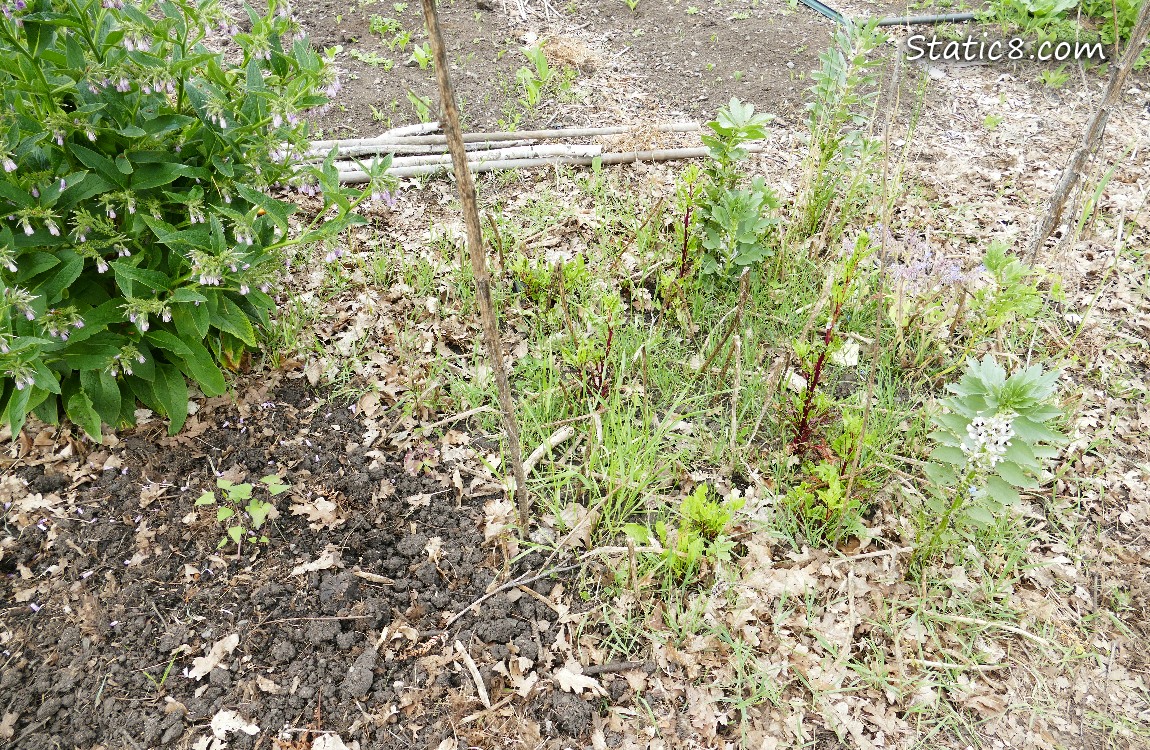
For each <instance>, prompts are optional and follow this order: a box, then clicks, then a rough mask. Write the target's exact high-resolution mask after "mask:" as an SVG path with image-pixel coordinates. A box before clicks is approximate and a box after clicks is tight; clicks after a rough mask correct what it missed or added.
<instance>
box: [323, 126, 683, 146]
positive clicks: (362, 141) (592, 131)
mask: <svg viewBox="0 0 1150 750" xmlns="http://www.w3.org/2000/svg"><path fill="white" fill-rule="evenodd" d="M698 129H699V123H697V122H672V123H661V124H659V125H652V126H649V127H647V126H643V125H612V126H609V127H603V128H557V129H553V130H512V131H496V132H491V133H464V134H463V142H464V143H482V142H484V141H520V140H529V141H540V140H549V139H562V138H592V137H596V136H601V135H623V134H625V133H634V132H637V131H642V130H654V131H655V132H658V133H693V132H695V131H696V130H698ZM394 133H395V131H388V132H387V133H385V134H383V135H381V136H378V137H376V138H345V139H343V140H333V141H315V142H313V143H312V144H311V149H309V152H311V151H322V152H324V153H326V152H328V151H331V149H332V147H333V146H334V147H336V148H339V149H343V148H362V147H365V146H387V145H389V144H395V145H403V146H430V145H439V146H442V145H445V144H446V143H447V136H446V135H443V134H435V135H420V136H408V137H401V136H396V135H394Z"/></svg>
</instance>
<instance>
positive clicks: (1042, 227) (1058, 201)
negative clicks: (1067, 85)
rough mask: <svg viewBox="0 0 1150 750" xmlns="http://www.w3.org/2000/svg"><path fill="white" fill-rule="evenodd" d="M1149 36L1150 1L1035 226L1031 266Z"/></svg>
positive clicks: (1140, 15)
mask: <svg viewBox="0 0 1150 750" xmlns="http://www.w3.org/2000/svg"><path fill="white" fill-rule="evenodd" d="M1148 33H1150V2H1145V3H1143V4H1142V10H1140V11H1139V12H1138V20H1137V21H1136V22H1135V24H1134V30H1133V31H1131V32H1130V42H1129V44H1127V45H1126V54H1125V55H1124V56H1123V57H1122V61H1121V62H1120V63H1119V64H1118V67H1117V68H1114V69H1113V70H1112V71H1111V73H1110V80H1109V81H1108V82H1107V84H1106V93H1105V94H1103V96H1102V103H1101V104H1100V105H1098V109H1096V110H1095V111H1094V114H1093V115H1092V116H1091V117H1090V121H1089V123H1088V124H1087V126H1086V132H1084V133H1083V134H1082V140H1081V141H1079V142H1078V148H1077V149H1076V150H1075V151H1074V153H1073V154H1071V156H1070V160H1069V161H1068V162H1067V163H1066V168H1065V169H1063V170H1062V178H1061V179H1060V180H1059V181H1058V185H1057V186H1056V187H1055V188H1054V194H1053V195H1051V196H1050V205H1049V207H1047V209H1046V213H1045V214H1043V216H1042V218H1041V219H1040V220H1039V221H1038V224H1037V226H1036V227H1035V230H1034V237H1032V238H1031V240H1030V262H1031V263H1033V262H1034V259H1035V257H1037V255H1038V250H1039V248H1041V247H1042V245H1043V244H1045V242H1046V238H1047V237H1049V236H1050V233H1051V232H1052V231H1054V227H1055V225H1056V224H1057V223H1058V222H1059V220H1060V219H1061V218H1062V209H1063V208H1064V207H1065V206H1066V199H1067V198H1068V197H1069V196H1070V191H1071V190H1073V189H1074V186H1075V185H1077V184H1078V181H1079V179H1080V178H1081V176H1082V168H1083V166H1084V165H1085V163H1086V158H1087V157H1088V156H1089V155H1090V153H1091V152H1092V151H1094V149H1095V148H1096V147H1097V146H1098V145H1099V144H1100V142H1101V140H1102V136H1103V133H1104V132H1105V130H1106V121H1107V120H1108V119H1109V118H1110V110H1111V108H1113V106H1114V104H1115V102H1116V101H1117V100H1118V96H1119V94H1121V93H1122V88H1123V86H1124V85H1125V83H1126V78H1127V76H1129V75H1130V71H1131V70H1133V69H1134V63H1135V62H1136V61H1137V60H1138V58H1139V56H1140V55H1141V53H1142V42H1143V41H1144V40H1145V39H1146V35H1147V34H1148Z"/></svg>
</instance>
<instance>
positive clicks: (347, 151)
mask: <svg viewBox="0 0 1150 750" xmlns="http://www.w3.org/2000/svg"><path fill="white" fill-rule="evenodd" d="M531 143H532V142H531V141H528V140H520V141H479V142H477V143H468V144H465V145H464V148H465V149H466V150H467V151H468V152H472V151H490V150H491V149H495V148H509V147H511V146H529V145H531ZM446 148H447V147H446V146H444V145H438V146H412V145H409V144H406V143H395V142H390V143H383V144H379V145H375V146H340V147H338V148H337V150H336V156H337V157H338V158H340V159H345V158H352V157H356V156H380V155H382V154H397V155H399V154H411V155H421V154H446V153H447V151H446ZM330 152H331V149H330V148H328V149H327V150H322V151H321V150H317V149H314V148H311V149H308V150H307V151H306V152H304V155H303V158H302V160H303V161H309V162H319V161H323V160H324V159H326V158H327V155H328V154H329V153H330Z"/></svg>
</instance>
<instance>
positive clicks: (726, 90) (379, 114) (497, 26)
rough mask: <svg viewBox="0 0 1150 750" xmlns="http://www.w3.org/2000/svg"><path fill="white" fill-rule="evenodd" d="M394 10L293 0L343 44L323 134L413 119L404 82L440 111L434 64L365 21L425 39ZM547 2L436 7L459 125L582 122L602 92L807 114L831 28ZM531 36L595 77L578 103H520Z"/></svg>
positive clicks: (777, 18) (678, 7)
mask: <svg viewBox="0 0 1150 750" xmlns="http://www.w3.org/2000/svg"><path fill="white" fill-rule="evenodd" d="M529 4H530V3H529ZM400 7H403V10H401V11H397V10H396V7H395V6H394V5H393V4H392V3H391V2H384V0H378V1H376V2H370V3H369V4H356V3H354V2H352V3H344V2H339V0H299V2H296V3H295V8H296V11H297V13H298V14H299V15H300V17H301V19H302V20H303V22H304V25H305V27H306V28H307V29H308V31H309V33H310V34H311V39H312V42H313V43H314V44H315V46H316V47H317V48H319V49H324V48H333V47H335V46H336V45H339V46H341V47H342V48H343V50H342V52H341V53H340V54H339V55H338V57H337V59H338V65H339V67H340V68H341V69H342V70H343V71H344V73H343V75H342V78H341V80H342V81H343V84H344V88H343V91H342V93H341V94H340V95H339V97H338V98H337V100H336V102H335V105H334V106H333V107H332V109H331V110H330V111H329V112H328V113H327V114H326V115H325V116H323V117H321V118H319V119H318V120H317V121H316V125H317V127H319V128H321V129H322V130H323V131H324V134H325V135H326V136H329V137H340V138H343V137H351V136H368V135H373V134H376V133H379V132H381V131H383V130H386V129H387V128H388V127H397V126H401V125H407V124H410V123H413V122H417V121H418V120H417V118H416V113H415V110H414V109H413V108H412V106H411V104H410V103H409V100H408V96H407V92H408V90H411V91H413V92H414V93H415V94H417V95H419V96H421V97H430V99H431V100H432V102H435V105H434V106H433V108H432V116H433V117H434V114H435V112H436V111H437V109H438V102H437V93H436V88H435V75H434V71H433V70H432V69H430V68H428V69H426V70H421V69H420V68H418V67H416V66H410V67H409V66H408V65H405V63H407V61H408V58H409V57H410V55H411V47H410V46H409V47H408V48H407V50H406V51H403V52H401V51H400V50H399V49H398V48H395V49H390V48H389V47H388V45H387V44H386V43H385V39H384V38H383V36H381V35H380V34H377V33H372V32H371V30H370V23H371V17H372V16H373V15H378V16H380V17H382V18H392V19H395V20H396V21H398V22H399V23H400V24H401V25H402V27H403V29H404V30H406V31H407V32H409V33H410V34H411V37H412V40H413V42H414V43H422V42H425V41H426V40H427V35H426V33H425V32H424V24H423V16H422V12H421V10H420V5H419V3H418V2H408V3H406V7H404V4H402V3H401V4H400ZM551 7H552V8H553V9H554V13H553V14H552V15H551V18H550V20H549V21H547V20H544V19H543V18H541V17H540V16H539V15H532V16H530V17H529V20H528V21H526V22H524V21H520V20H519V19H518V17H517V15H516V14H515V10H514V4H513V3H510V2H508V3H503V2H495V1H494V0H457V1H456V2H451V3H445V4H444V5H443V6H442V7H441V8H440V24H441V27H442V30H443V34H444V38H445V40H446V44H447V46H448V49H449V57H450V58H451V61H452V75H453V77H454V82H455V87H456V92H457V95H458V96H459V98H460V99H461V101H462V110H463V115H464V118H465V127H468V128H470V129H474V130H479V129H504V128H507V127H510V125H509V123H512V122H514V123H517V126H518V127H520V128H527V127H532V126H543V125H547V126H550V127H564V126H571V125H588V124H592V122H591V121H592V120H594V119H595V118H596V117H600V118H601V116H602V115H601V112H602V109H603V107H602V106H597V105H600V104H602V102H601V101H596V100H598V99H606V98H613V99H614V100H623V101H626V102H627V104H628V106H629V108H630V109H631V110H633V111H632V112H631V113H630V115H631V116H634V115H636V114H638V115H642V114H646V113H649V114H650V115H651V116H652V117H666V116H669V115H670V114H674V113H679V114H681V115H683V116H687V117H709V116H712V115H713V114H714V113H715V111H716V110H717V109H718V107H719V106H721V105H722V104H725V103H726V102H727V101H728V100H729V99H730V98H731V97H732V96H738V97H739V98H741V99H743V100H745V101H750V102H752V103H754V104H755V105H756V106H757V107H758V108H759V109H760V110H761V111H767V112H773V113H774V114H776V115H778V116H780V117H782V118H787V119H793V118H796V117H798V116H800V115H801V113H802V111H803V104H802V102H803V93H804V91H805V90H806V88H807V87H808V86H809V85H810V83H809V81H808V80H807V74H808V73H809V71H811V70H813V69H814V68H816V67H817V66H818V52H819V51H820V50H822V49H825V48H826V47H827V46H828V45H829V43H830V41H831V35H832V33H833V30H834V26H833V24H832V23H831V22H830V21H828V20H827V19H825V18H823V17H822V16H819V15H818V14H816V13H815V12H814V11H812V10H809V9H807V8H805V7H803V6H798V7H796V8H790V7H788V6H787V5H786V4H782V3H762V2H758V0H734V1H733V2H727V3H723V4H722V7H718V6H716V5H714V4H712V3H701V2H700V3H691V2H689V0H676V1H675V2H673V3H664V2H657V1H656V0H641V2H640V3H639V5H638V7H637V8H636V10H635V11H634V12H632V11H631V10H630V9H629V8H628V7H627V5H626V4H625V3H624V2H623V0H589V1H588V2H580V3H577V4H576V3H571V4H567V5H560V4H559V3H551ZM528 33H530V34H535V35H537V36H538V38H541V39H547V40H549V41H548V42H547V43H546V44H545V47H544V49H545V51H546V52H547V56H548V60H549V62H550V64H551V66H552V67H553V68H554V69H556V70H557V71H561V70H562V69H563V68H569V69H571V70H572V71H574V75H575V77H576V84H580V83H584V82H591V83H593V84H594V85H591V86H590V87H589V88H587V89H585V90H584V93H583V97H584V98H583V100H582V101H580V100H579V99H578V96H576V95H574V94H572V93H571V92H566V93H560V92H557V91H553V92H552V96H551V97H550V98H548V99H547V100H546V101H544V102H542V103H541V104H540V105H539V106H537V107H535V108H534V109H531V110H527V109H525V108H524V107H523V105H522V104H521V103H519V101H518V100H519V87H518V84H517V82H516V78H515V72H516V70H517V69H519V68H520V67H522V66H525V65H528V63H527V60H526V58H525V57H524V56H523V54H522V53H521V51H520V50H521V48H522V47H523V46H524V39H525V38H528V37H526V36H525V34H528ZM388 36H389V38H390V35H388ZM352 50H356V51H357V53H356V54H357V55H359V56H360V57H361V58H362V57H363V56H365V55H366V56H370V55H377V56H379V57H380V58H384V59H388V60H390V61H391V62H392V63H394V67H392V68H391V70H390V71H388V70H385V67H386V66H385V65H384V64H375V65H372V64H370V63H367V62H364V61H363V60H362V59H356V58H354V57H353V56H352ZM556 97H559V98H562V99H565V101H560V100H559V99H557V98H556ZM373 108H374V110H375V113H376V114H375V116H374V117H373ZM635 110H637V111H635ZM595 124H606V123H595Z"/></svg>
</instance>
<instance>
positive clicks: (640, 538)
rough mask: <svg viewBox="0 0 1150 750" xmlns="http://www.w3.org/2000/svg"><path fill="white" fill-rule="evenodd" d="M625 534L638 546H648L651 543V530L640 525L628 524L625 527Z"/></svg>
mask: <svg viewBox="0 0 1150 750" xmlns="http://www.w3.org/2000/svg"><path fill="white" fill-rule="evenodd" d="M623 533H624V534H626V535H627V536H628V537H630V538H631V539H634V540H635V541H636V542H637V543H638V544H642V545H647V544H649V543H650V542H651V530H650V529H648V528H647V527H646V526H643V525H642V524H638V523H628V524H625V525H624V526H623Z"/></svg>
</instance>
